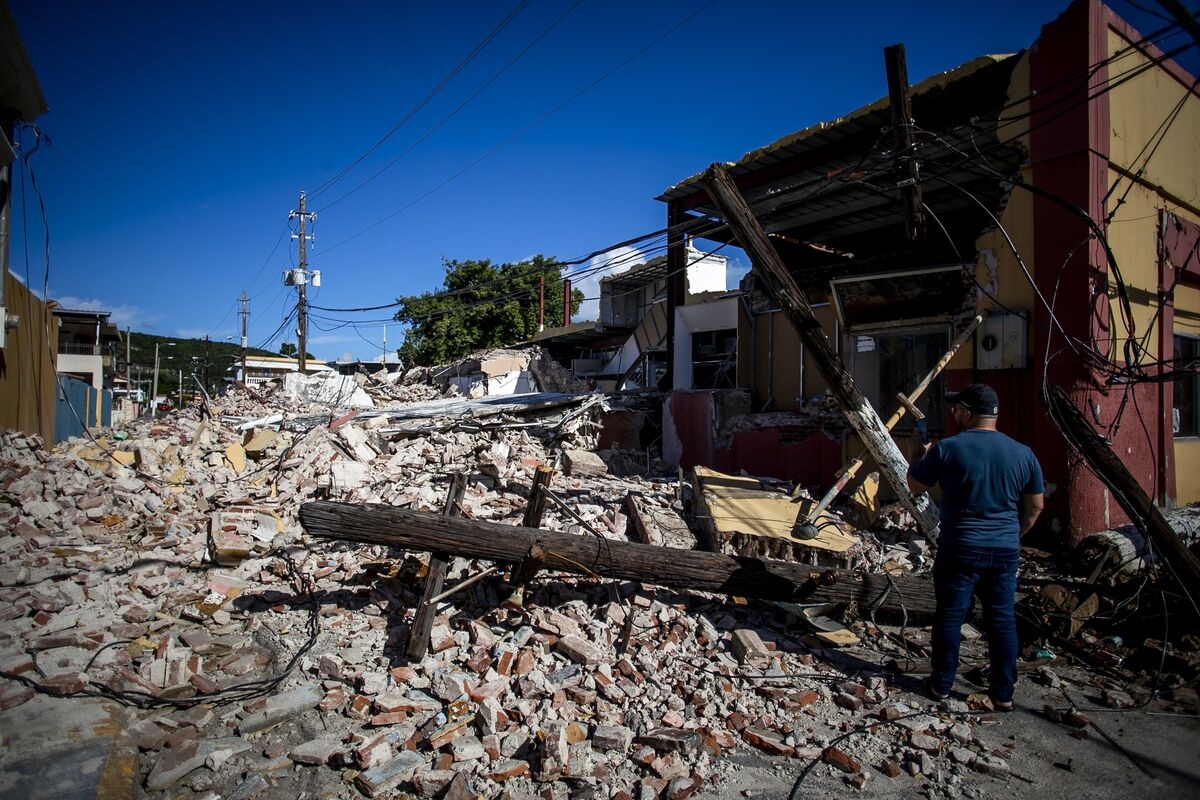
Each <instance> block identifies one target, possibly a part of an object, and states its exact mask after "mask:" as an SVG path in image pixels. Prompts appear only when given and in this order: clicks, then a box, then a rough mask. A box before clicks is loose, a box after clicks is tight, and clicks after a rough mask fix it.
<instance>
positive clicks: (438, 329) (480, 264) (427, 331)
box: [396, 255, 583, 366]
mask: <svg viewBox="0 0 1200 800" xmlns="http://www.w3.org/2000/svg"><path fill="white" fill-rule="evenodd" d="M442 266H443V267H444V269H445V271H446V276H445V278H444V279H443V281H442V288H441V289H439V290H437V291H435V292H426V293H425V294H421V295H414V296H410V297H398V298H396V302H397V303H399V304H400V310H399V311H397V312H396V319H397V320H398V321H400V322H403V323H405V324H407V326H408V327H407V329H406V330H405V333H404V344H403V345H401V346H400V349H399V351H398V352H399V354H400V357H401V358H402V359H404V361H405V362H406V363H409V364H417V365H421V366H432V365H434V364H445V363H446V362H449V361H453V360H454V359H456V358H462V357H463V356H465V355H468V354H469V353H473V352H475V351H477V350H484V349H487V348H492V347H506V346H509V345H513V344H516V343H518V342H523V341H527V340H529V339H531V338H532V337H533V335H534V334H536V333H537V326H538V279H539V278H545V282H546V286H545V292H546V319H545V324H546V327H547V328H553V327H557V326H559V325H562V324H563V313H562V312H563V309H562V300H561V298H562V292H563V279H562V273H561V271H560V267H559V266H558V265H557V264H556V263H555V262H554V261H553V259H548V258H546V257H545V256H541V255H537V256H534V257H533V258H530V259H528V260H525V261H518V262H516V263H512V264H493V263H492V262H491V261H490V260H488V259H483V260H479V261H450V260H444V261H443V262H442ZM582 302H583V292H581V291H579V290H578V289H573V290H572V291H571V313H572V314H574V313H575V312H577V311H578V310H579V305H580V303H582Z"/></svg>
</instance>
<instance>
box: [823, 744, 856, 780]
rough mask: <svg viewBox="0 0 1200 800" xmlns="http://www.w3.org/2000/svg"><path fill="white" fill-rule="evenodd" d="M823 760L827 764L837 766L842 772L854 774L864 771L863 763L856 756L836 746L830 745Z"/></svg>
mask: <svg viewBox="0 0 1200 800" xmlns="http://www.w3.org/2000/svg"><path fill="white" fill-rule="evenodd" d="M821 760H822V761H824V762H825V763H826V764H830V765H832V766H834V767H837V768H838V769H840V770H841V771H842V772H848V773H850V774H854V773H856V772H861V771H862V763H861V762H860V761H859V760H858V759H857V758H855V757H854V756H852V755H850V754H849V753H847V752H846V751H845V750H840V749H838V748H836V747H830V748H829V749H827V750H826V751H825V754H824V755H823V756H821Z"/></svg>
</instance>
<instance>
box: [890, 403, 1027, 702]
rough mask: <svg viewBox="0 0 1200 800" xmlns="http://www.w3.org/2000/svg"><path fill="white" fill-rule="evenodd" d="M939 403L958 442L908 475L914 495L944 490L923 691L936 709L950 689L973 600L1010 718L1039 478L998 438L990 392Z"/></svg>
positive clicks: (992, 690) (999, 698)
mask: <svg viewBox="0 0 1200 800" xmlns="http://www.w3.org/2000/svg"><path fill="white" fill-rule="evenodd" d="M946 400H947V402H949V403H950V409H951V414H952V415H953V416H954V422H955V424H956V425H957V426H958V428H959V433H957V434H956V435H954V436H951V437H949V438H947V439H943V440H941V441H940V442H938V443H936V444H933V445H926V446H925V448H924V452H923V453H922V455H921V458H920V460H918V461H917V463H915V464H914V465H913V466H912V467H911V468H910V469H909V471H908V486H909V488H910V489H912V491H913V492H914V493H918V492H924V491H927V490H928V489H929V488H931V487H932V486H935V485H937V486H940V487H941V490H942V497H941V501H940V503H939V507H940V509H941V535H940V536H939V538H938V549H937V556H936V558H935V560H934V564H933V586H934V594H935V596H936V599H937V612H936V614H935V616H934V622H933V664H932V672H931V674H930V676H929V679H928V682H927V684H926V688H927V689H928V690H929V692H930V694H932V695H933V696H934V697H935V698H938V699H941V698H944V697H946V695H947V694H949V692H950V689H951V687H952V686H953V685H954V679H955V675H956V674H957V672H958V650H959V644H960V643H961V641H962V632H961V629H962V625H963V622H964V621H965V620H966V616H967V611H968V610H969V609H970V607H971V595H972V594H975V595H977V596H978V597H979V601H980V604H981V605H982V607H983V623H984V628H985V630H986V632H987V641H988V653H989V655H990V658H991V677H990V681H989V682H990V686H989V687H988V694H989V696H990V697H991V699H992V703H993V705H994V706H995V707H996V709H997V710H1000V711H1010V710H1012V696H1013V684H1014V683H1015V682H1016V679H1017V623H1016V617H1015V616H1014V613H1013V603H1014V596H1015V593H1016V588H1017V562H1018V558H1019V552H1020V551H1019V547H1020V540H1021V537H1022V536H1024V535H1025V533H1026V532H1028V531H1029V529H1030V528H1031V527H1033V523H1034V522H1035V521H1036V520H1037V518H1038V514H1040V513H1041V511H1042V493H1043V487H1042V468H1041V466H1040V465H1039V464H1038V462H1037V458H1035V457H1034V455H1033V451H1031V450H1030V449H1029V448H1028V447H1026V446H1025V445H1023V444H1021V443H1019V442H1016V441H1014V440H1012V439H1010V438H1009V437H1008V436H1005V435H1004V434H1003V433H1000V431H998V430H996V416H997V414H999V413H1000V407H999V403H998V401H997V399H996V392H995V390H994V389H992V387H990V386H987V385H985V384H982V383H973V384H971V385H970V386H968V387H966V388H965V389H963V390H962V391H961V392H956V393H949V394H947V395H946Z"/></svg>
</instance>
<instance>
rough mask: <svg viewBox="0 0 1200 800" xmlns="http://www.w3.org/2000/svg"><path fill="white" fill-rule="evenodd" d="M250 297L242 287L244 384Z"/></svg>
mask: <svg viewBox="0 0 1200 800" xmlns="http://www.w3.org/2000/svg"><path fill="white" fill-rule="evenodd" d="M249 303H250V298H249V297H246V290H245V289H242V310H241V312H240V313H241V315H242V374H241V381H242V384H243V385H249V384H247V383H246V318H247V317H249V316H250V306H249Z"/></svg>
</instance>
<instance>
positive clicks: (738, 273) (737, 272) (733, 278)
mask: <svg viewBox="0 0 1200 800" xmlns="http://www.w3.org/2000/svg"><path fill="white" fill-rule="evenodd" d="M749 271H750V267H749V266H747V265H745V264H740V263H738V262H736V261H734V260H733V259H732V258H731V259H729V266H727V267H726V268H725V288H726V289H729V290H733V289H736V288H738V284H739V283H741V282H742V278H744V277H746V273H748V272H749Z"/></svg>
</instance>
